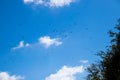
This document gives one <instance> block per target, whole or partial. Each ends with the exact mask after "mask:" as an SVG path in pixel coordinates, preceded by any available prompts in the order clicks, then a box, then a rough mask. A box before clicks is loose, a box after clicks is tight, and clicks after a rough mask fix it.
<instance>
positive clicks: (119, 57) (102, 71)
mask: <svg viewBox="0 0 120 80" xmlns="http://www.w3.org/2000/svg"><path fill="white" fill-rule="evenodd" d="M115 29H117V31H114V32H113V31H109V34H110V37H112V40H111V45H110V46H109V47H108V49H107V50H106V52H104V51H100V52H98V53H97V55H98V56H100V57H101V60H100V61H99V62H98V63H93V64H91V65H90V66H89V67H88V68H87V69H86V70H87V72H88V75H87V80H120V19H119V20H118V24H117V25H116V27H115Z"/></svg>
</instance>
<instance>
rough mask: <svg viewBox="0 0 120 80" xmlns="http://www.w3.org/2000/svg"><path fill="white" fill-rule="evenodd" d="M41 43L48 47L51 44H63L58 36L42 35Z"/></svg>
mask: <svg viewBox="0 0 120 80" xmlns="http://www.w3.org/2000/svg"><path fill="white" fill-rule="evenodd" d="M38 40H39V43H40V44H43V45H44V46H45V47H46V48H48V47H50V46H51V45H55V46H59V45H61V44H62V42H61V41H59V39H58V38H50V37H49V36H44V37H40V38H39V39H38Z"/></svg>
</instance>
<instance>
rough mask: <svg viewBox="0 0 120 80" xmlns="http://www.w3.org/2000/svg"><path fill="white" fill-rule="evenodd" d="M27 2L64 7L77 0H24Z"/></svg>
mask: <svg viewBox="0 0 120 80" xmlns="http://www.w3.org/2000/svg"><path fill="white" fill-rule="evenodd" d="M23 1H24V3H25V4H28V3H31V4H35V5H36V4H37V5H44V6H50V7H63V6H66V5H67V6H68V5H70V4H71V3H73V2H75V0H23Z"/></svg>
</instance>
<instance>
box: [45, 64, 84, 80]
mask: <svg viewBox="0 0 120 80" xmlns="http://www.w3.org/2000/svg"><path fill="white" fill-rule="evenodd" d="M83 72H84V68H83V66H75V67H68V66H63V67H62V68H61V69H60V70H59V71H58V72H56V73H55V74H51V75H50V76H48V77H46V78H45V80H76V74H78V73H79V74H80V73H83Z"/></svg>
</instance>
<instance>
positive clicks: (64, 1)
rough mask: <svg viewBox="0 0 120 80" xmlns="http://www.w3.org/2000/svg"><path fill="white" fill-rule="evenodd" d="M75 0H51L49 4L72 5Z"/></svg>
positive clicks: (56, 5)
mask: <svg viewBox="0 0 120 80" xmlns="http://www.w3.org/2000/svg"><path fill="white" fill-rule="evenodd" d="M72 2H74V1H73V0H50V2H49V5H50V6H52V7H54V6H55V7H62V6H65V5H70V4H71V3H72Z"/></svg>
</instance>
